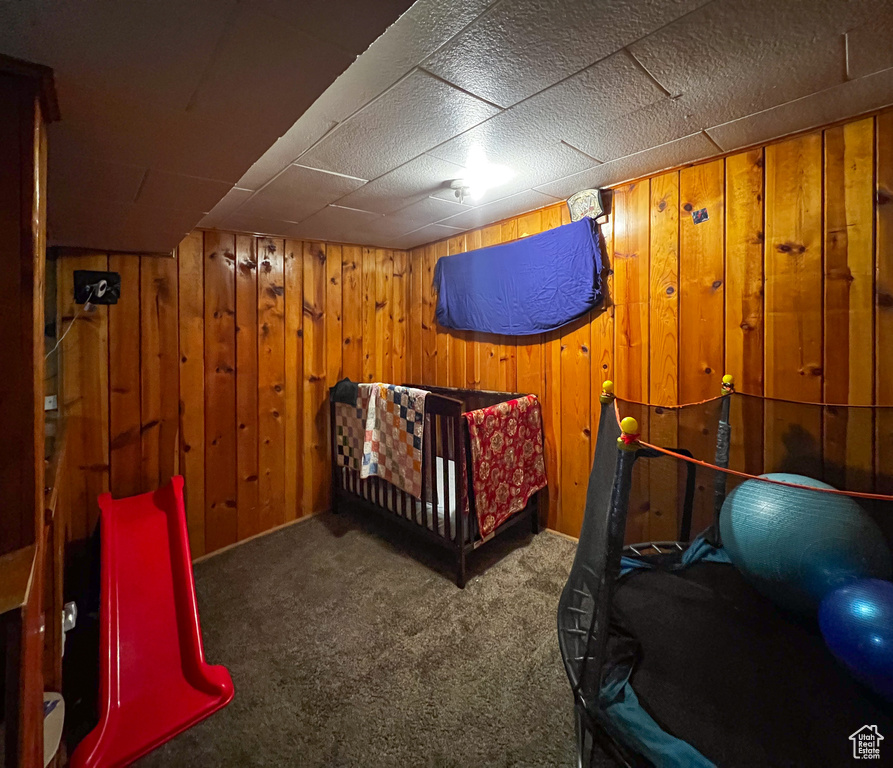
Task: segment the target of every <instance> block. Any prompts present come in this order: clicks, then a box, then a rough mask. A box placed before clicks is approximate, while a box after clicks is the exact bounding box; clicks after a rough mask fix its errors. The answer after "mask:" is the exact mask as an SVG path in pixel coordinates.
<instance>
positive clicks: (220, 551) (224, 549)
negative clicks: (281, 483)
mask: <svg viewBox="0 0 893 768" xmlns="http://www.w3.org/2000/svg"><path fill="white" fill-rule="evenodd" d="M328 511H329V510H327V509H324V510H322V511H320V512H311V513H310V514H309V515H303V516H302V517H297V518H295V519H294V520H289V521H288V522H287V523H283V524H282V525H277V526H276V527H275V528H268V529H267V530H266V531H261V532H260V533H255V534H254V536H249V537H248V538H247V539H242V540H241V541H236V542H233V543H232V544H227V545H226V546H225V547H221V548H220V549H215V550H214V551H213V552H208V553H207V554H206V555H201V556H200V557H196V558H194V559H193V560H192V564H193V565H195V564H196V563H201V562H203V561H205V560H207V559H208V558H211V557H214V556H215V555H221V554H223V553H224V552H229V551H230V550H231V549H235V548H236V547H240V546H241V545H242V544H247V543H248V542H249V541H254V540H255V539H260V538H262V537H264V536H269V535H270V534H271V533H276V531H281V530H282V529H283V528H289V527H291V526H292V525H297V524H298V523H304V522H306V521H307V520H312V519H313V518H314V517H316V516H317V515H322V514H325V513H326V512H328Z"/></svg>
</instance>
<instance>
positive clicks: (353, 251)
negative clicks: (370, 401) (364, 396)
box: [341, 245, 363, 381]
mask: <svg viewBox="0 0 893 768" xmlns="http://www.w3.org/2000/svg"><path fill="white" fill-rule="evenodd" d="M341 325H342V329H341V332H342V335H343V339H344V348H343V349H342V351H341V364H342V368H343V370H342V373H343V375H344V376H347V377H348V378H349V379H350V380H351V381H362V380H363V250H362V248H360V246H358V245H344V246H342V247H341Z"/></svg>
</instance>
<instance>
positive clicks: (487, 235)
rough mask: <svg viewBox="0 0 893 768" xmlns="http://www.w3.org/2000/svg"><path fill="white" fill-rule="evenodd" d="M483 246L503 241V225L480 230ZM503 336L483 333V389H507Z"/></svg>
mask: <svg viewBox="0 0 893 768" xmlns="http://www.w3.org/2000/svg"><path fill="white" fill-rule="evenodd" d="M480 242H481V246H480V247H481V248H489V247H490V246H492V245H499V243H501V242H502V227H501V226H500V225H499V224H494V225H493V226H490V227H484V228H483V229H481V230H480ZM501 341H502V337H501V336H496V335H494V334H492V333H483V334H481V339H480V342H479V344H480V352H479V353H478V357H479V358H480V365H481V389H490V390H501V391H505V389H506V379H505V369H504V366H503V365H502V363H501V359H502V357H503V355H504V350H503V349H502V344H501Z"/></svg>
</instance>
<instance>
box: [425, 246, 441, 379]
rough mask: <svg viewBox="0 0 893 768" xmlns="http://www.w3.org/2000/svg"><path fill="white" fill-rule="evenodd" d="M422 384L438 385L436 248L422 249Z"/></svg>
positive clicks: (427, 247) (426, 247)
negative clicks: (435, 284) (435, 287)
mask: <svg viewBox="0 0 893 768" xmlns="http://www.w3.org/2000/svg"><path fill="white" fill-rule="evenodd" d="M422 252H423V253H422V257H421V258H422V267H423V269H422V379H421V383H422V384H436V383H437V335H438V333H437V319H436V318H435V312H436V309H437V292H436V291H435V290H434V264H435V261H436V258H437V257H436V256H435V254H434V246H433V245H426V246H425V247H424V248H423V249H422Z"/></svg>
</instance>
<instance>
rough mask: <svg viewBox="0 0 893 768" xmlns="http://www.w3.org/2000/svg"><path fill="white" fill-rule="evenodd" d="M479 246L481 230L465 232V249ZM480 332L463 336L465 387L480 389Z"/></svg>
mask: <svg viewBox="0 0 893 768" xmlns="http://www.w3.org/2000/svg"><path fill="white" fill-rule="evenodd" d="M480 247H481V230H479V229H476V230H474V231H473V232H467V233H466V234H465V249H466V250H468V251H476V250H478V249H479V248H480ZM483 338H484V334H482V333H468V334H466V337H465V385H464V386H465V388H466V389H482V386H481V341H482V340H483Z"/></svg>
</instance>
